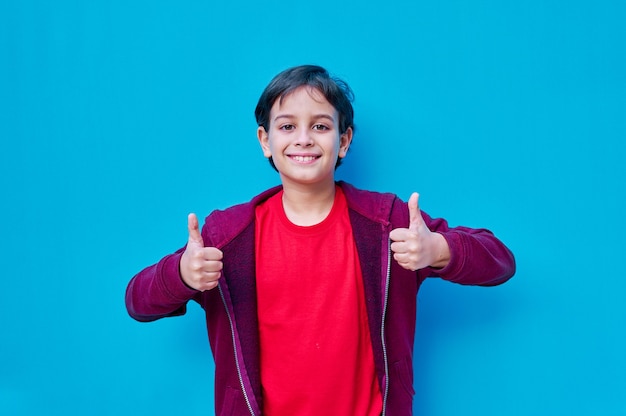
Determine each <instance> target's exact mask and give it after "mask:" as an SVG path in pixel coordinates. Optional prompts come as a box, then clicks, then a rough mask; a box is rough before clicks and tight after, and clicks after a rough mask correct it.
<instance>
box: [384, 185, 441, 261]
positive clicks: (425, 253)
mask: <svg viewBox="0 0 626 416" xmlns="http://www.w3.org/2000/svg"><path fill="white" fill-rule="evenodd" d="M418 199H419V195H418V194H417V193H413V194H412V195H411V198H409V203H408V206H409V228H396V229H394V230H392V231H391V233H390V234H389V238H390V239H391V241H392V243H391V251H393V258H394V259H395V260H396V261H397V262H398V264H400V266H402V267H404V268H405V269H407V270H413V271H415V270H419V269H423V268H424V267H428V266H431V267H438V268H440V267H445V266H446V265H447V264H448V262H449V261H450V248H449V247H448V243H447V242H446V239H445V238H444V237H443V236H442V235H441V234H439V233H433V232H432V231H430V229H428V227H427V226H426V223H425V222H424V219H423V218H422V212H421V211H420V208H419V204H418Z"/></svg>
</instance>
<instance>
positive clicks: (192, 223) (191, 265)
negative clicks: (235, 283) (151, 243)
mask: <svg viewBox="0 0 626 416" xmlns="http://www.w3.org/2000/svg"><path fill="white" fill-rule="evenodd" d="M187 229H188V231H189V240H188V241H187V247H186V248H185V252H184V253H183V256H182V257H181V259H180V275H181V277H182V279H183V281H184V282H185V283H186V284H187V286H189V287H192V288H194V289H196V290H199V291H202V292H203V291H205V290H210V289H213V288H215V287H216V286H217V281H218V279H219V278H220V276H221V274H222V267H223V264H222V256H223V254H222V252H221V251H220V250H219V249H217V248H215V247H205V246H204V241H203V240H202V235H201V234H200V230H199V227H198V218H197V217H196V214H189V217H188V218H187Z"/></svg>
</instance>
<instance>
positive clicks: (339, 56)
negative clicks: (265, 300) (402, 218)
mask: <svg viewBox="0 0 626 416" xmlns="http://www.w3.org/2000/svg"><path fill="white" fill-rule="evenodd" d="M624 22H626V6H625V3H624V2H622V1H618V0H615V1H608V0H604V1H602V0H600V1H576V0H573V1H568V2H564V1H555V0H528V1H524V2H519V1H515V2H513V1H496V0H481V1H472V2H463V1H453V0H442V1H438V2H425V1H405V2H394V1H388V2H370V3H368V2H363V1H354V2H337V1H327V0H321V1H316V2H313V3H311V2H300V3H298V2H278V1H263V2H256V1H240V2H237V1H233V2H219V4H217V2H209V1H179V2H165V1H161V2H159V1H130V2H128V1H96V0H94V1H89V2H84V1H78V0H76V1H70V0H63V1H55V2H44V1H41V2H37V1H32V0H27V1H17V0H16V1H8V0H2V1H0V138H1V139H0V144H1V145H0V186H1V195H2V204H1V206H0V214H1V215H0V236H1V240H0V241H1V243H0V244H2V247H1V250H0V256H1V261H0V264H1V265H2V266H1V267H2V268H1V270H2V276H1V279H2V289H1V290H0V331H1V332H0V334H1V335H0V337H1V342H0V413H2V414H7V415H31V414H32V415H35V414H45V415H84V414H91V415H131V414H132V415H170V414H175V413H181V412H182V413H184V414H187V415H205V414H212V413H213V398H212V389H213V386H212V378H213V374H212V371H213V363H212V358H211V355H210V349H209V346H208V342H207V340H206V329H205V328H204V323H203V314H202V311H201V310H200V308H199V307H197V306H196V305H193V306H192V307H191V308H190V310H189V313H188V315H187V316H185V317H183V318H177V319H169V320H162V321H159V322H155V323H152V324H140V323H137V322H134V321H133V320H131V319H130V318H129V317H128V316H127V314H126V310H125V307H124V299H123V298H124V290H125V287H126V284H127V283H128V281H129V280H130V278H131V277H132V276H133V275H134V274H135V273H136V272H137V271H139V270H140V269H141V268H143V267H145V266H147V265H149V264H152V263H154V262H156V261H157V260H158V259H159V258H161V257H162V256H163V255H165V254H167V253H169V252H171V251H173V250H175V249H176V248H178V247H180V246H182V245H183V244H184V243H185V241H186V237H187V231H186V215H187V213H188V212H190V211H194V212H197V213H198V215H200V216H205V215H207V214H208V213H209V212H210V211H211V210H213V209H215V208H224V207H227V206H230V205H232V204H234V203H238V202H243V201H246V200H248V199H249V198H250V197H252V196H253V195H255V194H256V193H258V192H260V191H262V190H263V189H265V188H267V187H269V186H271V185H274V184H276V183H277V182H278V177H277V175H276V174H275V172H274V171H273V170H272V169H271V168H270V167H269V165H268V164H267V161H266V160H265V159H264V158H263V156H262V153H261V151H260V148H259V147H258V144H257V142H256V136H255V130H256V125H255V122H254V118H253V110H254V106H255V105H256V100H257V99H258V96H259V95H260V93H261V91H262V89H263V88H264V87H265V85H266V84H267V82H268V81H269V80H270V78H271V77H272V76H274V75H275V74H276V73H278V72H279V71H281V70H283V69H285V68H287V67H289V66H293V65H298V64H302V63H317V64H321V65H323V66H326V67H327V68H328V69H329V70H330V71H331V72H333V73H335V74H337V75H339V76H341V77H343V78H345V79H346V80H347V81H348V82H349V83H350V85H351V86H352V87H353V89H354V90H355V93H356V101H355V103H354V105H355V111H356V123H357V134H356V137H355V140H354V142H353V147H352V149H351V151H350V153H349V155H348V158H347V159H346V162H345V164H344V165H343V166H342V167H341V168H340V169H339V171H338V173H337V176H338V178H340V179H346V180H349V181H351V182H353V183H354V184H355V185H357V186H359V187H362V188H367V189H371V190H379V191H390V192H395V193H397V194H399V195H400V196H402V197H403V198H405V199H406V198H408V196H409V195H410V193H411V192H413V191H419V192H420V194H421V198H420V205H421V207H422V209H423V210H425V211H426V212H428V213H429V214H431V215H434V216H442V217H445V218H447V219H448V220H449V221H450V223H451V224H452V225H460V224H463V225H468V226H474V227H482V226H484V227H487V228H490V229H491V230H493V231H494V232H495V233H496V234H497V235H498V236H499V237H500V238H501V239H502V240H504V241H505V242H506V243H507V244H508V245H509V246H510V247H511V249H512V250H513V251H514V253H515V254H516V258H517V261H518V272H517V274H516V276H515V277H514V278H513V280H511V281H510V282H509V283H507V284H505V285H503V286H499V287H496V288H489V289H485V288H475V287H461V286H456V285H453V284H450V283H446V282H442V281H439V280H432V281H429V282H427V283H426V284H425V286H424V287H423V290H422V291H421V292H420V295H419V300H420V308H419V318H418V328H417V341H416V346H415V354H416V355H415V388H416V390H417V395H416V400H415V406H414V409H415V411H416V413H418V414H421V415H429V416H446V415H450V416H453V415H454V416H456V415H483V416H486V415H572V414H576V415H589V414H598V415H624V414H626V358H625V357H626V354H625V353H624V351H626V333H625V331H626V309H625V307H624V302H623V298H624V293H625V292H626V272H625V271H624V267H623V260H624V248H625V244H624V235H625V234H626V226H625V221H624V216H623V209H622V207H623V206H624V203H623V201H624V198H623V192H624V188H625V187H624V182H625V176H626V175H625V173H626V172H625V168H624V157H625V156H626V154H625V146H624V141H625V140H626V31H625V29H624Z"/></svg>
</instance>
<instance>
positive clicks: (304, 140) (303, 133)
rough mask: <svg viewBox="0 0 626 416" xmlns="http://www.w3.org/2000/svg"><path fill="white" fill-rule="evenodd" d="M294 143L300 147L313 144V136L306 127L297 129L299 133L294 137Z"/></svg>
mask: <svg viewBox="0 0 626 416" xmlns="http://www.w3.org/2000/svg"><path fill="white" fill-rule="evenodd" d="M295 145H296V146H300V147H311V146H313V138H312V137H311V134H310V132H309V131H308V130H307V129H301V130H300V131H299V134H298V136H297V137H296V142H295Z"/></svg>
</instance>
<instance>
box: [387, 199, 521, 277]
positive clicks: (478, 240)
mask: <svg viewBox="0 0 626 416" xmlns="http://www.w3.org/2000/svg"><path fill="white" fill-rule="evenodd" d="M408 210H409V228H408V229H406V228H397V229H394V230H393V231H392V232H391V234H390V238H391V239H392V240H394V242H393V243H392V250H393V251H394V258H395V259H396V261H398V263H399V264H400V265H401V266H402V267H404V268H406V269H409V270H421V273H423V274H426V275H427V276H439V277H441V278H443V279H445V280H449V281H452V282H455V283H460V284H466V285H481V286H493V285H497V284H500V283H504V282H505V281H507V280H508V279H509V278H511V277H512V276H513V274H514V273H515V258H514V257H513V254H512V253H511V251H510V250H509V249H508V248H507V247H506V246H505V245H504V244H503V243H502V242H501V241H500V240H498V239H497V238H496V237H495V236H494V235H493V234H492V233H491V232H490V231H488V230H485V229H473V228H468V227H454V228H450V227H449V226H448V223H447V222H446V221H445V220H443V219H434V220H433V219H431V218H430V217H429V216H428V215H427V214H425V213H423V212H421V211H420V210H419V206H418V197H417V194H413V195H412V196H411V198H410V199H409V203H408ZM405 215H406V214H405Z"/></svg>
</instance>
